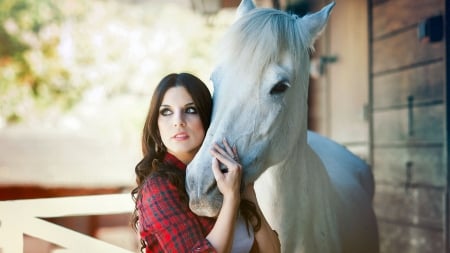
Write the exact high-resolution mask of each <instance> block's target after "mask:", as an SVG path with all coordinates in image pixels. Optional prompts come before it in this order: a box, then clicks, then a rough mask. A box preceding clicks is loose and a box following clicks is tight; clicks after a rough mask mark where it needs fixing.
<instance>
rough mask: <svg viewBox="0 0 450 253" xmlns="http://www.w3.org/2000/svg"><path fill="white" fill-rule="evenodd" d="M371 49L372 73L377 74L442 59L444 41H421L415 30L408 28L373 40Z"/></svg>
mask: <svg viewBox="0 0 450 253" xmlns="http://www.w3.org/2000/svg"><path fill="white" fill-rule="evenodd" d="M372 50H373V52H372V53H373V69H372V73H373V74H375V75H377V74H380V73H383V72H386V71H391V72H392V71H398V70H400V69H402V68H409V67H411V66H414V65H417V64H423V63H426V62H432V61H437V60H442V59H443V56H444V42H442V41H441V42H436V43H421V42H420V41H419V39H418V38H417V30H416V29H409V30H406V31H404V32H402V33H398V34H395V35H393V36H390V37H388V38H386V39H382V40H376V41H374V42H373V48H372Z"/></svg>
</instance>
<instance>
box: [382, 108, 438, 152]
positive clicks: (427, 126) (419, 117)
mask: <svg viewBox="0 0 450 253" xmlns="http://www.w3.org/2000/svg"><path fill="white" fill-rule="evenodd" d="M444 112H445V108H444V105H443V104H438V105H433V106H415V107H413V109H412V118H410V115H409V110H408V108H403V109H398V110H383V111H374V112H373V127H374V133H373V135H374V143H375V145H378V144H385V143H396V142H408V143H413V142H421V141H425V142H439V143H440V142H442V141H443V138H444V136H443V134H444V119H443V115H444ZM411 131H412V132H411ZM410 132H411V134H412V135H410Z"/></svg>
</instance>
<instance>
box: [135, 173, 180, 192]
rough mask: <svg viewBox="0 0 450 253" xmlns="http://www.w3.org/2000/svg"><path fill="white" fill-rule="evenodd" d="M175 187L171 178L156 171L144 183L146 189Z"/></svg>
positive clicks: (158, 189)
mask: <svg viewBox="0 0 450 253" xmlns="http://www.w3.org/2000/svg"><path fill="white" fill-rule="evenodd" d="M173 187H174V185H173V184H172V183H171V181H170V180H169V178H167V177H165V176H163V175H160V174H157V173H154V174H151V175H149V176H148V177H147V178H146V179H145V181H144V184H143V185H142V188H143V190H144V191H151V192H153V191H158V192H159V191H161V190H162V189H165V188H167V189H172V188H173Z"/></svg>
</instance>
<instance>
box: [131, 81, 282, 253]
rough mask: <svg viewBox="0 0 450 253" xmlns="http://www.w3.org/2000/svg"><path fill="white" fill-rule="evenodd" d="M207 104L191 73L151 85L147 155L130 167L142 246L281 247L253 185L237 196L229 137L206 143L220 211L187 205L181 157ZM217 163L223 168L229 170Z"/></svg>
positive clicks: (192, 144) (196, 135)
mask: <svg viewBox="0 0 450 253" xmlns="http://www.w3.org/2000/svg"><path fill="white" fill-rule="evenodd" d="M211 107H212V101H211V95H210V93H209V90H208V89H207V88H206V86H205V84H204V83H203V82H202V81H200V80H199V79H198V78H196V77H195V76H193V75H191V74H188V73H181V74H169V75H167V76H166V77H164V78H163V79H162V80H161V82H160V83H159V85H158V86H157V87H156V89H155V92H154V94H153V96H152V100H151V104H150V109H149V112H148V114H147V119H146V121H145V125H144V129H143V136H142V151H143V156H144V157H143V159H142V160H141V161H140V162H139V163H138V164H137V165H136V168H135V171H136V178H137V179H136V181H137V184H138V186H137V187H136V188H135V189H133V191H132V194H133V199H134V200H135V211H134V213H133V225H134V227H135V228H136V229H138V230H139V232H140V236H141V244H142V248H141V250H143V249H144V248H145V250H146V252H250V251H251V252H277V251H278V252H279V250H280V246H279V241H278V237H277V236H276V234H275V233H274V232H273V231H272V230H271V228H270V226H269V225H268V223H267V221H266V220H265V219H264V216H262V213H261V211H260V210H259V207H258V205H257V202H256V196H255V193H254V190H253V185H250V186H248V187H246V189H245V190H244V193H243V198H242V199H241V194H240V182H241V176H242V172H241V170H242V168H241V165H240V164H239V163H238V161H237V151H236V148H234V147H233V148H231V147H230V146H229V145H228V143H227V142H226V140H224V141H223V148H222V147H221V146H219V145H215V146H214V147H213V149H212V150H211V155H212V170H213V173H214V176H215V178H216V181H217V186H218V189H219V190H220V192H221V193H222V194H223V196H224V198H223V205H222V209H221V210H220V213H219V215H218V217H216V218H214V219H212V218H207V217H199V216H196V215H195V214H194V213H192V212H191V211H190V209H189V205H188V197H187V194H186V191H185V188H184V180H185V169H186V164H188V163H189V162H190V161H191V160H192V159H193V157H194V155H195V154H196V152H197V151H198V149H199V148H200V146H201V144H202V142H203V139H204V137H205V133H206V130H207V128H208V126H209V121H210V115H211V109H212V108H211ZM220 164H222V165H223V166H226V167H227V168H228V171H227V172H226V173H222V172H221V170H220V169H219V165H220ZM244 198H245V199H244ZM243 220H244V221H245V224H247V226H245V225H244V226H243V225H242V224H243V222H242V221H243ZM248 224H251V227H250V228H249V229H248V231H247V228H248ZM243 229H245V230H246V233H242V230H243Z"/></svg>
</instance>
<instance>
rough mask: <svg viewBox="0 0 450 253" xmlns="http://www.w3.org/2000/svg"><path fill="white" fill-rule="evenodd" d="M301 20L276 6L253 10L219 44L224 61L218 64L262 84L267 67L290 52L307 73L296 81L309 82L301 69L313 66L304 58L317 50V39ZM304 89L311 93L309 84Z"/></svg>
mask: <svg viewBox="0 0 450 253" xmlns="http://www.w3.org/2000/svg"><path fill="white" fill-rule="evenodd" d="M297 19H299V17H298V16H297V15H295V14H289V13H286V12H281V11H278V10H274V9H266V8H257V9H253V10H251V11H250V12H249V13H247V14H246V15H244V16H242V17H241V18H240V19H238V20H237V21H236V22H235V23H234V24H233V25H232V26H231V27H230V29H229V30H228V31H227V33H226V34H225V36H224V38H225V39H223V40H222V41H221V44H219V51H218V58H219V59H220V60H221V61H219V62H218V64H217V65H218V66H228V67H233V70H232V72H234V73H237V74H238V75H239V77H243V78H245V77H254V78H259V79H256V80H252V81H254V82H256V83H260V81H261V80H260V78H262V77H263V75H262V73H263V72H264V71H265V70H266V68H267V66H268V65H269V64H270V63H273V62H279V61H280V60H281V57H283V55H284V54H285V53H287V54H289V55H291V57H292V59H296V60H298V61H296V62H295V63H294V67H295V69H296V70H297V71H295V72H296V73H297V74H304V75H303V76H302V77H300V78H301V80H292V81H293V82H298V83H302V84H305V85H307V84H308V81H307V79H308V77H309V75H308V73H305V72H304V71H300V70H301V69H305V68H307V69H309V61H305V60H304V59H306V57H305V55H309V53H310V52H311V51H312V50H313V47H312V43H311V42H312V40H313V38H312V36H311V34H309V30H308V29H304V28H303V27H302V26H301V24H299V22H297ZM293 45H296V46H293ZM307 66H308V67H307ZM226 72H228V71H226ZM295 78H298V77H297V76H296V77H295ZM303 91H305V94H307V92H306V91H307V87H304V90H302V92H303ZM305 99H306V97H305Z"/></svg>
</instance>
